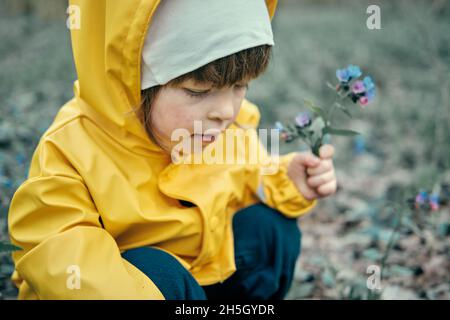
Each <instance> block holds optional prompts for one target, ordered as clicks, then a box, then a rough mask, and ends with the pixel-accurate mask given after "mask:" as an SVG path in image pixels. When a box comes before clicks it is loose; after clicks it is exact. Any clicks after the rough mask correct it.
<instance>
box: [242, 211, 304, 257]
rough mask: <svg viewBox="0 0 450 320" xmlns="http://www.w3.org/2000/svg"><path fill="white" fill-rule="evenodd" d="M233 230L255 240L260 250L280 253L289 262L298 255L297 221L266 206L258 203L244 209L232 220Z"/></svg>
mask: <svg viewBox="0 0 450 320" xmlns="http://www.w3.org/2000/svg"><path fill="white" fill-rule="evenodd" d="M233 229H239V230H240V232H238V233H240V234H241V235H242V234H244V235H245V234H246V236H245V237H246V238H249V237H252V238H253V239H255V243H254V244H255V245H257V246H258V247H259V248H260V250H276V251H278V252H282V253H283V256H284V257H285V258H288V259H289V260H296V259H297V257H298V256H299V254H300V247H301V236H302V234H301V230H300V227H299V225H298V221H297V219H292V218H287V217H286V216H284V215H283V214H282V213H281V212H279V211H277V210H275V209H273V208H271V207H269V206H267V205H264V204H261V203H258V204H255V205H253V206H250V207H248V208H246V209H244V210H243V211H242V212H240V213H239V214H237V215H236V217H235V219H234V220H233ZM244 229H245V230H244Z"/></svg>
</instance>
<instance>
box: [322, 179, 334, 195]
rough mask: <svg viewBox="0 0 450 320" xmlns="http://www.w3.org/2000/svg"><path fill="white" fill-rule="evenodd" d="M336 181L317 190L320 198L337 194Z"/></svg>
mask: <svg viewBox="0 0 450 320" xmlns="http://www.w3.org/2000/svg"><path fill="white" fill-rule="evenodd" d="M336 187H337V184H336V180H335V179H334V180H332V181H330V182H328V183H326V184H323V185H321V186H320V187H319V188H317V193H319V195H320V196H322V197H324V196H329V195H331V194H333V193H335V192H336Z"/></svg>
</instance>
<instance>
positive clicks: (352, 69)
mask: <svg viewBox="0 0 450 320" xmlns="http://www.w3.org/2000/svg"><path fill="white" fill-rule="evenodd" d="M347 70H348V73H349V74H350V77H351V78H352V79H356V78H358V77H360V76H361V74H362V72H361V69H360V68H359V67H358V66H354V65H352V64H350V65H349V66H348V67H347Z"/></svg>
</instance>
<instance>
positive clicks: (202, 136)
mask: <svg viewBox="0 0 450 320" xmlns="http://www.w3.org/2000/svg"><path fill="white" fill-rule="evenodd" d="M192 136H193V137H194V139H199V140H201V141H202V142H205V143H211V142H214V141H215V140H216V137H217V136H216V135H213V134H193V135H192Z"/></svg>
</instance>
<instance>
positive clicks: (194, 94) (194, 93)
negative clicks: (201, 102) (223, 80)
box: [184, 89, 209, 98]
mask: <svg viewBox="0 0 450 320" xmlns="http://www.w3.org/2000/svg"><path fill="white" fill-rule="evenodd" d="M184 91H185V92H186V93H187V94H188V95H189V96H191V97H194V98H200V97H203V96H206V95H207V94H208V92H209V90H206V91H194V90H190V89H184Z"/></svg>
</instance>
